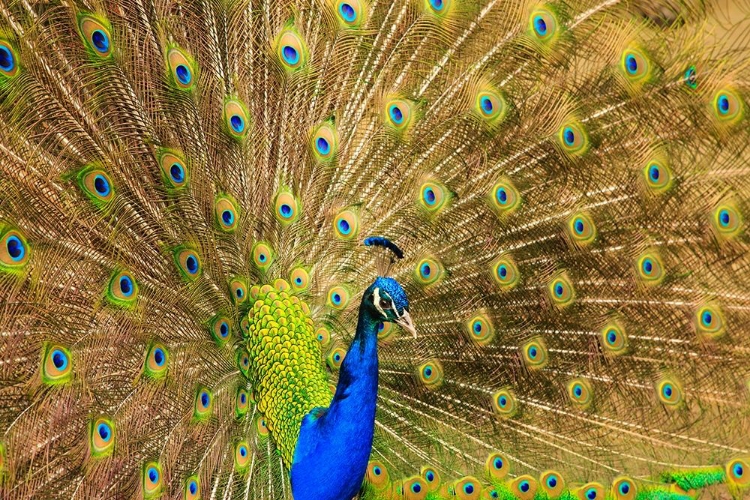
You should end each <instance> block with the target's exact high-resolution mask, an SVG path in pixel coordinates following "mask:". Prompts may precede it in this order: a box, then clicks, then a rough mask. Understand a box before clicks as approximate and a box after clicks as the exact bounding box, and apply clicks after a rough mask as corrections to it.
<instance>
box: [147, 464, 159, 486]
mask: <svg viewBox="0 0 750 500" xmlns="http://www.w3.org/2000/svg"><path fill="white" fill-rule="evenodd" d="M148 480H149V481H151V482H152V483H156V482H157V481H158V480H159V471H158V470H156V467H149V469H148Z"/></svg>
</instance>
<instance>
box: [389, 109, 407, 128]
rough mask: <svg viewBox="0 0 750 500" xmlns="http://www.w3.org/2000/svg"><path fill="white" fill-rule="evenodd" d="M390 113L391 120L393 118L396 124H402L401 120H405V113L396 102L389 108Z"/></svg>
mask: <svg viewBox="0 0 750 500" xmlns="http://www.w3.org/2000/svg"><path fill="white" fill-rule="evenodd" d="M388 113H389V114H390V115H391V120H393V122H394V123H395V124H396V125H401V122H403V121H404V113H403V112H402V111H401V108H399V107H398V106H396V105H395V104H393V105H391V107H390V108H389V109H388Z"/></svg>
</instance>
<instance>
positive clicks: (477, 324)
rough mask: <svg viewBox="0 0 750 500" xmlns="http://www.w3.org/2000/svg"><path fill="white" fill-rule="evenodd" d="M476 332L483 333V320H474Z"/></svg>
mask: <svg viewBox="0 0 750 500" xmlns="http://www.w3.org/2000/svg"><path fill="white" fill-rule="evenodd" d="M474 333H476V334H480V333H482V322H481V321H475V322H474Z"/></svg>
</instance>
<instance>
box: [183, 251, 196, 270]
mask: <svg viewBox="0 0 750 500" xmlns="http://www.w3.org/2000/svg"><path fill="white" fill-rule="evenodd" d="M185 266H186V267H187V270H188V272H189V273H190V274H195V273H197V272H198V259H196V258H195V257H193V256H192V255H191V256H189V257H188V258H187V259H185Z"/></svg>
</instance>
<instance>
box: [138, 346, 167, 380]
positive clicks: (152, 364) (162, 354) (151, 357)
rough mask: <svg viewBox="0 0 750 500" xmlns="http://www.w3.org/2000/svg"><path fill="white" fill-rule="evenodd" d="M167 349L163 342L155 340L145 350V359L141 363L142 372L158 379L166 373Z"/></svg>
mask: <svg viewBox="0 0 750 500" xmlns="http://www.w3.org/2000/svg"><path fill="white" fill-rule="evenodd" d="M168 360H169V351H167V348H166V347H164V345H163V344H161V343H159V342H155V343H153V344H151V345H150V346H149V348H148V350H147V351H146V361H145V362H144V364H143V372H144V373H145V374H146V375H147V376H148V377H150V378H152V379H159V378H162V377H164V375H166V374H167V361H168Z"/></svg>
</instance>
